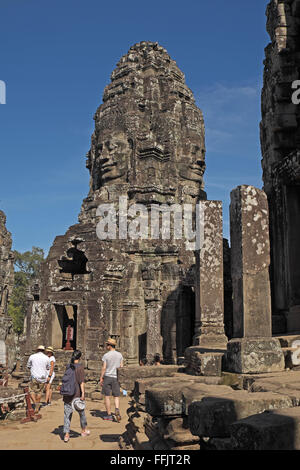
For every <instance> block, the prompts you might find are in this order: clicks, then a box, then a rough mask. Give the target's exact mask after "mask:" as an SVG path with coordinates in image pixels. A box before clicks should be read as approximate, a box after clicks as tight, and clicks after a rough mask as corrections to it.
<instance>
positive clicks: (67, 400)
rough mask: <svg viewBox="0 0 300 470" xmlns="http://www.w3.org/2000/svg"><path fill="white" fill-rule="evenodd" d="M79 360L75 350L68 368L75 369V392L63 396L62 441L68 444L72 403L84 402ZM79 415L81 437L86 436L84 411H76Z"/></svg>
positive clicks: (82, 378)
mask: <svg viewBox="0 0 300 470" xmlns="http://www.w3.org/2000/svg"><path fill="white" fill-rule="evenodd" d="M80 358H81V352H80V351H79V350H76V351H74V352H73V354H72V358H71V364H70V367H72V368H74V369H75V377H76V392H75V394H74V395H73V396H66V395H64V397H63V401H64V441H65V442H68V440H69V439H70V434H69V433H70V424H71V419H72V414H73V407H72V401H73V400H74V398H80V399H81V400H82V401H84V400H85V396H84V369H83V366H82V365H81V364H79V360H80ZM76 411H78V413H79V417H80V425H81V435H82V436H88V435H89V434H90V431H89V430H88V429H87V421H86V416H85V412H84V410H80V411H79V410H76Z"/></svg>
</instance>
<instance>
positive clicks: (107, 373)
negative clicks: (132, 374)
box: [100, 338, 123, 422]
mask: <svg viewBox="0 0 300 470" xmlns="http://www.w3.org/2000/svg"><path fill="white" fill-rule="evenodd" d="M116 345H117V343H116V340H115V339H113V338H108V340H107V342H106V349H107V351H108V352H107V353H105V354H104V356H103V357H102V361H103V366H102V370H101V376H100V385H101V386H102V394H103V395H104V397H105V398H104V402H105V409H106V416H104V418H103V419H105V420H108V421H113V417H112V414H111V408H110V395H111V394H112V395H113V397H114V401H115V416H116V419H117V421H118V422H119V421H121V414H120V409H119V406H120V398H119V397H120V384H119V381H118V376H117V370H118V369H119V367H123V356H122V354H121V353H120V352H118V351H116Z"/></svg>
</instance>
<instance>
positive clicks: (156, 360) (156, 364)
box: [153, 354, 161, 366]
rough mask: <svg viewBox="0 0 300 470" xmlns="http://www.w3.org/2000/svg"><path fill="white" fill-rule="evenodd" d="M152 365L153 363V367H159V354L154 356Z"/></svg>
mask: <svg viewBox="0 0 300 470" xmlns="http://www.w3.org/2000/svg"><path fill="white" fill-rule="evenodd" d="M153 363H154V365H155V366H160V365H161V358H160V354H155V356H154V361H153Z"/></svg>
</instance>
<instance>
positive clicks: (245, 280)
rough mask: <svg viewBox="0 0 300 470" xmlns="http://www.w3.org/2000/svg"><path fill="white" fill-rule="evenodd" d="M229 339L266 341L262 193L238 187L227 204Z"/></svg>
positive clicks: (266, 248) (267, 293)
mask: <svg viewBox="0 0 300 470" xmlns="http://www.w3.org/2000/svg"><path fill="white" fill-rule="evenodd" d="M230 234H231V275H232V288H233V335H234V337H235V338H243V337H250V338H251V337H257V336H258V337H264V336H265V337H270V336H271V335H272V325H271V296H270V281H269V265H270V242H269V221H268V202H267V197H266V195H265V193H264V192H263V191H261V190H260V189H257V188H254V187H253V186H245V185H244V186H238V187H237V188H236V189H234V190H233V191H232V192H231V204H230Z"/></svg>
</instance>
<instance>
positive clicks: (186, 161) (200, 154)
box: [179, 140, 205, 183]
mask: <svg viewBox="0 0 300 470" xmlns="http://www.w3.org/2000/svg"><path fill="white" fill-rule="evenodd" d="M204 171H205V161H204V149H203V145H202V144H201V142H200V141H197V140H195V141H194V142H190V143H189V145H188V146H187V147H186V148H185V149H184V150H183V156H182V159H181V161H180V163H179V175H180V176H181V178H183V179H187V180H191V181H196V182H199V183H202V182H203V174H204Z"/></svg>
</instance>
